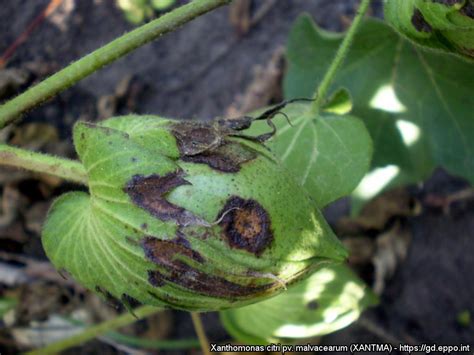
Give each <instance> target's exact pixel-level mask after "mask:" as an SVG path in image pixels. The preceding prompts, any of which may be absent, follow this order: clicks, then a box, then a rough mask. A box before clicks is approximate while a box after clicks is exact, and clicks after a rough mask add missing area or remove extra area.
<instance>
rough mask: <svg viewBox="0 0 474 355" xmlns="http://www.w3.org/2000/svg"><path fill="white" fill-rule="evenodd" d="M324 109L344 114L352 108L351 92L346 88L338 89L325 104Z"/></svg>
mask: <svg viewBox="0 0 474 355" xmlns="http://www.w3.org/2000/svg"><path fill="white" fill-rule="evenodd" d="M323 110H324V111H325V112H329V113H335V114H337V115H344V114H346V113H349V112H351V110H352V99H351V94H350V93H349V91H347V90H346V89H344V88H342V89H339V90H337V91H336V92H335V93H334V94H333V95H332V96H331V98H330V99H329V100H328V102H327V103H326V105H324V107H323Z"/></svg>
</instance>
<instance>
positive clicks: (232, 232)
mask: <svg viewBox="0 0 474 355" xmlns="http://www.w3.org/2000/svg"><path fill="white" fill-rule="evenodd" d="M218 220H220V223H219V225H220V226H221V227H222V234H223V236H224V238H225V239H226V240H227V242H228V243H229V245H230V246H231V247H233V248H237V249H244V250H247V251H248V252H250V253H252V254H255V255H257V256H259V255H261V254H262V253H263V252H264V251H265V249H267V248H268V247H269V245H270V244H271V243H272V241H273V234H272V230H271V221H270V217H269V215H268V212H267V211H266V210H265V209H264V208H263V207H262V205H260V204H259V203H258V202H257V201H255V200H252V199H248V200H246V199H243V198H241V197H238V196H232V197H231V198H230V199H229V200H227V203H226V204H225V206H224V207H223V208H222V210H221V211H220V213H219V216H218Z"/></svg>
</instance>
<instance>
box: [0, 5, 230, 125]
mask: <svg viewBox="0 0 474 355" xmlns="http://www.w3.org/2000/svg"><path fill="white" fill-rule="evenodd" d="M230 1H231V0H194V1H192V2H190V3H189V4H186V5H184V6H181V7H179V8H177V9H175V10H173V11H171V12H169V13H167V14H165V15H163V16H161V17H160V18H158V19H156V20H154V21H151V22H150V23H148V24H145V25H143V26H141V27H139V28H137V29H136V30H134V31H131V32H129V33H127V34H125V35H123V36H121V37H119V38H117V39H116V40H114V41H112V42H110V43H109V44H107V45H105V46H104V47H102V48H99V49H98V50H96V51H94V52H92V53H90V54H89V55H87V56H85V57H83V58H81V59H79V60H78V61H77V62H75V63H72V64H71V65H69V66H67V67H66V68H64V69H63V70H61V71H59V72H57V73H56V74H54V75H53V76H51V77H49V78H48V79H46V80H44V81H43V82H41V83H39V84H38V85H36V86H34V87H33V88H31V89H29V90H27V91H26V92H24V93H23V94H21V95H19V96H17V97H16V98H14V99H12V100H10V101H8V102H7V103H5V104H4V105H2V106H0V129H1V128H3V127H5V126H6V125H8V124H10V123H11V122H13V121H14V120H15V119H16V118H18V116H20V115H21V114H22V113H24V112H26V111H28V110H30V109H32V108H33V107H35V106H36V105H38V104H40V103H42V102H44V101H46V100H47V99H49V98H51V97H53V96H54V95H56V94H58V93H59V92H61V91H63V90H65V89H67V88H69V87H70V86H72V85H73V84H75V83H77V82H78V81H80V80H81V79H83V78H85V77H86V76H88V75H90V74H92V73H94V72H95V71H97V70H98V69H100V68H102V67H103V66H105V65H107V64H110V63H112V62H113V61H115V60H117V59H119V58H120V57H123V56H124V55H126V54H128V53H129V52H131V51H133V50H134V49H136V48H138V47H140V46H143V45H144V44H146V43H148V42H150V41H152V40H154V39H155V38H157V37H160V36H162V35H164V34H165V33H168V32H170V31H173V30H175V29H176V28H178V27H180V26H181V25H183V24H185V23H186V22H189V21H191V20H193V19H194V18H196V17H198V16H200V15H202V14H204V13H206V12H209V11H211V10H213V9H215V8H217V7H219V6H222V5H224V4H226V3H229V2H230Z"/></svg>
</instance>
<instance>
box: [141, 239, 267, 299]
mask: <svg viewBox="0 0 474 355" xmlns="http://www.w3.org/2000/svg"><path fill="white" fill-rule="evenodd" d="M142 247H143V250H144V252H145V257H146V258H147V259H148V260H149V261H151V262H153V263H154V264H156V265H158V266H160V270H148V282H149V283H150V284H151V285H152V286H154V287H162V286H165V285H166V284H175V285H178V286H181V287H182V288H184V289H186V290H189V291H192V292H196V293H198V294H202V295H206V296H212V297H220V298H229V297H248V296H250V295H255V294H259V293H263V292H265V290H267V289H269V288H272V287H273V286H275V284H274V283H270V284H266V285H240V284H237V283H235V282H231V281H228V280H226V279H224V278H222V277H219V276H214V275H209V274H207V273H205V272H204V271H201V270H199V269H197V268H194V267H192V266H190V265H189V264H188V263H187V262H186V260H188V261H190V260H194V261H195V262H197V263H198V264H203V263H204V262H205V260H204V258H203V257H202V256H201V254H199V253H198V252H196V251H194V250H192V249H191V246H190V244H189V243H188V241H186V240H182V237H178V238H177V239H174V240H160V239H157V238H153V237H145V238H144V239H143V240H142Z"/></svg>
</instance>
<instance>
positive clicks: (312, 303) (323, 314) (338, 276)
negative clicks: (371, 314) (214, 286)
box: [220, 264, 377, 344]
mask: <svg viewBox="0 0 474 355" xmlns="http://www.w3.org/2000/svg"><path fill="white" fill-rule="evenodd" d="M376 303H377V297H376V296H375V295H374V294H373V293H372V291H371V290H370V289H368V288H367V286H365V284H364V283H363V282H362V281H361V280H360V279H359V278H358V277H357V276H356V275H354V273H353V272H352V271H351V270H350V269H349V268H348V267H347V266H345V265H342V264H339V265H334V266H329V267H324V268H321V269H320V270H318V271H316V272H315V273H314V274H313V275H312V276H311V277H310V278H308V279H306V280H305V281H304V282H302V283H300V284H298V285H296V286H294V287H291V288H290V289H289V290H288V291H286V292H285V293H283V294H281V295H279V296H276V297H274V298H271V299H269V300H266V301H263V302H260V303H257V304H255V305H251V306H247V307H242V308H235V309H231V310H227V311H222V312H220V316H221V320H222V323H223V325H224V327H225V328H226V329H227V331H228V332H229V333H230V334H231V335H232V336H233V337H234V338H235V339H237V340H239V341H242V342H246V343H248V344H254V343H258V344H262V343H270V342H277V341H278V339H282V338H291V339H297V338H309V337H313V336H320V335H324V334H328V333H331V332H334V331H336V330H339V329H341V328H344V327H346V326H348V325H349V324H351V323H352V322H354V321H355V320H357V318H358V317H359V315H360V314H361V313H362V311H363V310H364V309H365V308H366V307H369V306H372V305H375V304H376Z"/></svg>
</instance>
